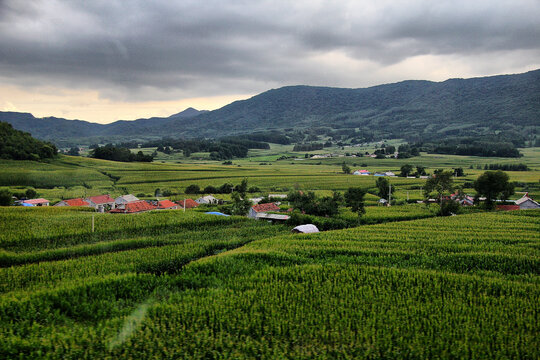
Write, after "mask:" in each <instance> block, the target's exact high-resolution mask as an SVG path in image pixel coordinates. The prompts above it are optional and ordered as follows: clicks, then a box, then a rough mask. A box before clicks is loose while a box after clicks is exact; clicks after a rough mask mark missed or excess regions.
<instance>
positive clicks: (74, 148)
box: [67, 147, 80, 156]
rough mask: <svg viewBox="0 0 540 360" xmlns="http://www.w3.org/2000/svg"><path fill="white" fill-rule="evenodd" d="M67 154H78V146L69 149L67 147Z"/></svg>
mask: <svg viewBox="0 0 540 360" xmlns="http://www.w3.org/2000/svg"><path fill="white" fill-rule="evenodd" d="M67 154H68V155H71V156H79V155H80V154H79V148H78V147H72V148H71V149H69V151H68V152H67Z"/></svg>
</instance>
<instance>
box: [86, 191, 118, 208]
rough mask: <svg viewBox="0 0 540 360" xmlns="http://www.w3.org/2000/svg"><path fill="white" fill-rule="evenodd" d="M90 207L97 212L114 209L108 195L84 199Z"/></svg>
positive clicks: (113, 204) (112, 201) (112, 200)
mask: <svg viewBox="0 0 540 360" xmlns="http://www.w3.org/2000/svg"><path fill="white" fill-rule="evenodd" d="M85 200H86V201H87V202H88V203H89V204H90V206H91V207H93V208H94V209H96V210H97V211H99V212H105V211H106V210H110V209H114V208H115V207H116V206H115V202H114V199H113V198H112V197H111V196H110V195H108V194H107V195H99V196H90V197H89V198H86V199H85Z"/></svg>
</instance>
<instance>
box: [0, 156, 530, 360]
mask: <svg viewBox="0 0 540 360" xmlns="http://www.w3.org/2000/svg"><path fill="white" fill-rule="evenodd" d="M145 151H153V149H147V150H145ZM346 151H347V149H345V150H343V151H342V152H346ZM523 153H524V157H523V158H521V159H518V160H516V159H500V158H489V159H488V158H478V157H462V156H461V157H460V156H451V155H430V154H422V155H421V156H417V157H414V158H411V159H406V160H398V159H373V158H363V157H360V158H351V157H334V158H326V159H309V158H305V156H303V154H295V153H293V152H292V148H290V149H289V148H287V147H286V146H278V147H274V146H273V147H272V148H271V149H269V150H256V151H253V153H252V154H250V157H249V158H247V159H241V160H234V161H233V164H232V165H230V164H229V165H226V164H222V163H221V162H217V161H210V160H208V157H207V154H202V153H201V154H192V157H191V158H189V159H184V158H181V157H179V156H178V154H172V155H170V156H168V158H166V157H165V156H163V157H162V158H159V157H158V160H157V161H154V162H152V163H120V162H112V161H105V160H96V159H90V158H85V157H71V156H59V157H58V158H56V159H53V160H50V161H48V162H33V161H13V160H0V167H1V169H2V171H1V172H0V187H1V188H7V189H9V190H10V191H11V192H13V193H17V192H24V191H25V190H26V189H28V188H34V189H35V190H36V191H37V193H38V196H40V197H44V198H47V199H49V200H51V201H52V202H53V203H54V202H57V201H60V200H61V199H67V198H74V197H87V196H92V195H100V194H111V195H112V196H118V195H121V194H127V193H131V194H134V195H136V196H139V197H141V198H154V192H155V190H156V189H160V190H161V191H169V192H170V193H171V195H170V196H167V197H168V198H171V199H172V200H179V199H183V198H186V197H192V198H194V197H198V196H200V195H195V194H185V193H184V191H185V189H186V187H187V186H188V185H192V184H194V185H198V186H199V187H200V188H201V189H203V188H204V187H206V186H209V185H211V186H215V187H219V186H221V185H222V184H224V183H230V184H233V185H236V184H239V183H240V182H241V181H242V180H243V179H247V180H248V184H249V187H257V189H256V190H255V191H253V192H251V193H250V194H249V196H250V197H251V196H253V197H255V196H263V195H267V194H269V193H287V192H289V191H291V190H303V191H313V192H315V193H316V194H317V195H318V196H331V195H332V194H333V193H334V192H335V191H339V192H344V191H346V190H347V189H348V188H349V187H360V188H362V189H365V190H367V191H368V193H367V194H366V195H365V205H366V213H365V214H364V215H362V216H361V217H360V218H359V217H358V215H357V214H356V213H353V212H352V210H351V209H350V208H347V207H341V208H339V212H338V213H337V214H336V215H335V216H333V217H331V218H328V217H324V216H311V215H302V216H305V218H309V220H310V222H312V223H315V224H317V225H318V226H320V228H321V229H322V230H328V231H323V232H321V233H318V234H302V235H300V234H292V233H291V232H290V231H291V228H292V225H290V224H287V225H283V224H269V223H267V222H264V221H255V220H251V219H248V218H246V217H239V216H231V217H221V216H214V215H207V214H204V211H207V210H199V209H197V210H188V211H185V212H184V211H179V210H172V211H152V212H147V213H141V214H132V215H122V214H117V215H114V214H99V213H95V212H93V211H92V209H89V208H60V207H43V208H25V207H0V323H1V324H0V358H2V359H4V358H5V359H40V358H53V359H57V358H66V359H81V358H87V359H102V358H104V359H118V358H126V359H129V358H133V359H135V358H137V359H139V358H144V359H147V358H149V359H150V358H155V359H161V358H171V359H172V358H174V359H177V358H180V359H253V358H258V359H285V358H291V359H307V358H317V359H353V358H364V359H404V358H406V359H435V358H439V359H461V358H469V359H508V358H515V359H537V358H539V357H540V353H539V350H538V349H540V340H539V339H540V338H539V337H538V334H539V333H540V326H539V323H540V322H539V321H538V314H539V313H540V232H539V231H538V230H539V229H540V212H539V211H538V210H521V211H513V212H486V211H484V210H482V209H478V208H476V207H474V208H472V209H467V210H464V211H463V214H460V215H457V216H449V217H438V216H437V209H438V208H439V207H438V205H430V206H427V205H424V204H416V203H414V202H415V200H420V199H423V190H422V189H423V186H424V184H425V181H426V180H424V179H419V178H402V177H393V178H389V180H390V183H391V184H392V185H393V186H394V190H393V193H392V195H393V199H394V201H395V204H396V205H394V206H392V207H383V206H375V205H376V204H377V202H378V200H379V197H378V196H377V195H376V194H377V187H376V185H375V180H376V178H375V177H373V176H354V175H347V174H344V173H343V172H342V164H343V163H344V162H345V163H346V164H348V166H350V167H351V168H352V169H359V168H368V169H369V170H371V171H393V172H395V173H399V171H400V167H401V166H402V165H403V164H411V165H414V166H417V165H420V166H425V167H426V168H427V169H426V170H427V171H428V172H430V173H432V172H433V171H434V170H435V169H438V168H443V169H453V168H457V167H461V168H463V170H464V172H465V176H463V177H459V178H454V183H455V185H457V186H463V187H464V191H465V192H466V193H469V194H474V190H473V189H472V188H471V186H472V185H471V184H472V183H473V182H474V181H475V180H476V178H477V177H478V176H479V175H480V174H482V173H483V171H484V170H483V166H485V165H486V164H508V163H512V164H513V163H526V164H527V165H528V166H529V168H530V171H508V172H507V173H508V174H509V176H510V180H511V181H513V182H514V185H515V186H516V194H514V196H513V198H519V197H521V196H522V193H524V192H529V194H530V195H531V196H532V197H533V198H536V199H537V200H538V198H540V182H539V178H540V160H539V159H540V156H539V155H540V149H539V148H533V149H524V150H523ZM283 154H285V155H287V156H288V157H287V158H285V159H283V158H282V159H281V160H278V159H279V158H280V157H282V156H283ZM160 156H161V155H160ZM217 196H218V197H220V198H223V199H225V200H229V199H230V198H231V195H230V194H224V195H222V194H220V195H217ZM407 200H409V202H412V204H408V203H407ZM288 206H289V205H288V204H283V205H282V207H283V208H284V209H285V208H287V207H288ZM92 223H94V231H92ZM347 227H349V228H348V229H343V228H347ZM331 229H342V230H331Z"/></svg>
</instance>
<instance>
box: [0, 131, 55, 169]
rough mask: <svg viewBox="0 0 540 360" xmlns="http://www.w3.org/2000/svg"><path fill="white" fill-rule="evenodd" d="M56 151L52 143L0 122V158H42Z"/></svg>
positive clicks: (52, 155) (49, 156) (50, 156)
mask: <svg viewBox="0 0 540 360" xmlns="http://www.w3.org/2000/svg"><path fill="white" fill-rule="evenodd" d="M57 152H58V151H57V149H56V147H55V146H54V145H53V144H50V143H45V142H43V141H39V140H36V139H34V138H33V137H32V136H30V134H28V133H25V132H22V131H19V130H15V129H13V127H12V126H11V124H8V123H5V122H0V158H1V159H13V160H42V159H46V158H52V157H54V156H55V155H56V153H57Z"/></svg>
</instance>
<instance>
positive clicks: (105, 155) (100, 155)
mask: <svg viewBox="0 0 540 360" xmlns="http://www.w3.org/2000/svg"><path fill="white" fill-rule="evenodd" d="M90 157H93V158H96V159H103V160H112V161H122V162H134V161H138V162H151V161H152V160H154V157H153V156H152V155H144V154H143V152H142V151H139V152H138V153H137V154H134V153H132V152H131V151H130V150H129V149H128V148H122V147H116V146H113V145H112V144H107V145H105V146H101V147H100V146H98V147H97V148H95V149H94V150H92V151H91V152H90Z"/></svg>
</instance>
